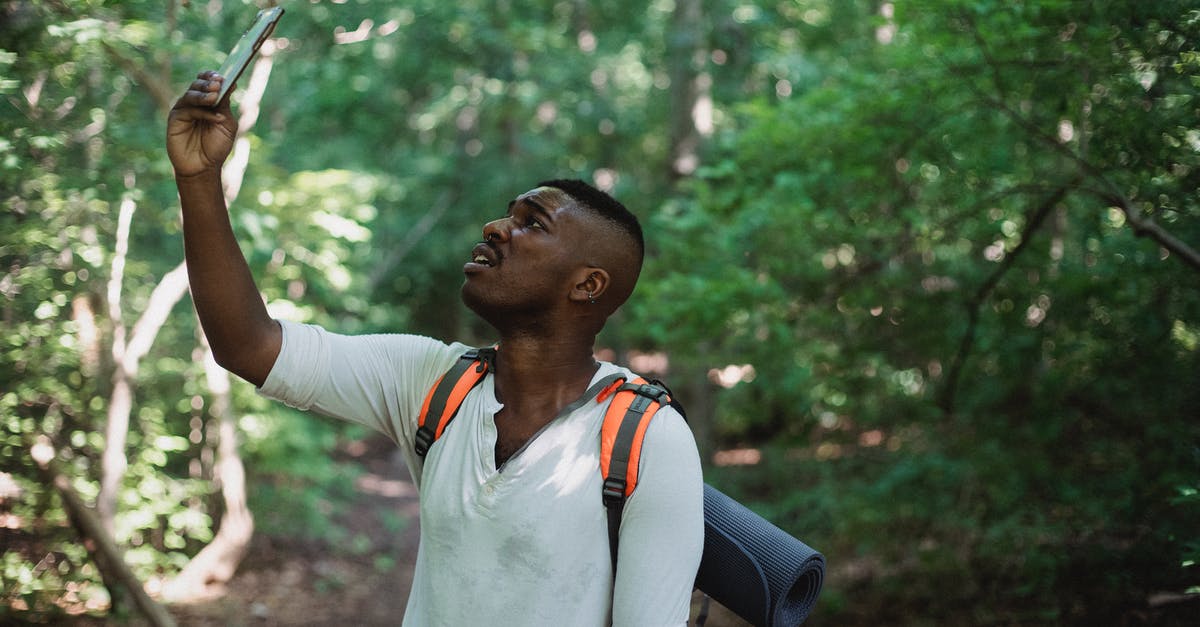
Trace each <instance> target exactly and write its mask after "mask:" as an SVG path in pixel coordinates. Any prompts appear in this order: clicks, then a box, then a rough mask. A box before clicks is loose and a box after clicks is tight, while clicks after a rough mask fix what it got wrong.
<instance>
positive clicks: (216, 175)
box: [175, 168, 221, 189]
mask: <svg viewBox="0 0 1200 627" xmlns="http://www.w3.org/2000/svg"><path fill="white" fill-rule="evenodd" d="M175 184H176V185H177V186H179V187H180V188H181V189H182V188H184V187H208V186H211V185H213V184H216V185H217V186H220V185H221V168H208V169H204V170H201V171H199V172H193V173H191V174H180V173H179V171H178V170H176V171H175Z"/></svg>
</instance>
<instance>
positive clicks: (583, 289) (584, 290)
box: [569, 267, 612, 303]
mask: <svg viewBox="0 0 1200 627" xmlns="http://www.w3.org/2000/svg"><path fill="white" fill-rule="evenodd" d="M610 285H612V277H611V276H609V274H608V271H607V270H605V269H604V268H596V267H590V268H580V269H579V270H578V272H577V273H576V277H575V283H574V287H573V288H571V294H570V296H569V298H570V299H571V301H572V302H577V303H593V302H595V301H598V300H600V296H601V295H602V294H604V292H605V291H607V290H608V287H609V286H610Z"/></svg>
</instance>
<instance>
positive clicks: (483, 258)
mask: <svg viewBox="0 0 1200 627" xmlns="http://www.w3.org/2000/svg"><path fill="white" fill-rule="evenodd" d="M475 263H481V264H483V265H485V266H490V265H492V264H491V263H490V262H488V258H487V256H486V255H475Z"/></svg>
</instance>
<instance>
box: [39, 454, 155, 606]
mask: <svg viewBox="0 0 1200 627" xmlns="http://www.w3.org/2000/svg"><path fill="white" fill-rule="evenodd" d="M30 454H31V455H32V457H33V458H34V461H36V462H37V464H38V469H39V471H40V472H41V473H42V478H43V479H44V480H45V482H46V483H47V484H48V485H52V486H54V489H55V491H57V492H58V494H59V497H61V498H62V502H63V509H64V510H66V512H67V518H68V519H69V520H70V521H71V526H72V527H74V528H75V530H76V532H78V533H79V536H80V538H81V539H82V541H83V546H84V548H86V549H87V551H88V554H89V555H91V557H92V562H93V563H95V564H96V568H97V570H99V571H100V576H101V578H102V579H103V580H104V583H105V586H106V587H107V588H108V589H109V592H110V594H111V595H112V598H113V601H114V607H115V602H116V600H117V599H118V598H123V597H125V594H124V593H127V594H128V596H129V597H132V599H133V603H134V605H135V606H136V607H137V608H138V611H140V612H141V614H142V616H144V617H145V618H146V620H147V621H149V622H150V624H151V625H154V627H173V626H174V625H175V619H173V618H172V617H171V615H170V614H169V613H168V612H167V610H166V608H164V607H163V606H162V605H160V604H158V603H157V602H155V601H154V599H152V598H150V595H148V594H146V590H145V588H144V587H142V582H141V581H139V580H138V578H137V577H136V576H135V575H134V574H133V571H131V570H129V565H128V564H126V563H125V558H124V557H123V556H122V555H121V551H120V549H118V548H117V545H116V543H115V542H113V539H112V535H111V534H110V533H109V532H108V530H107V529H105V528H104V525H103V524H102V522H101V520H100V518H99V516H97V515H96V514H94V513H93V512H92V510H90V509H88V507H87V505H85V504H84V503H83V499H81V498H79V495H78V494H76V493H75V490H74V488H72V487H71V482H70V480H69V479H68V478H67V476H66V475H64V474H63V473H62V471H61V470H59V468H58V465H57V464H56V463H55V462H54V447H53V446H52V445H51V444H50V441H49V439H48V438H46V437H44V436H42V437H41V438H40V439H39V441H37V442H36V443H34V444H33V445H32V446H31V447H30Z"/></svg>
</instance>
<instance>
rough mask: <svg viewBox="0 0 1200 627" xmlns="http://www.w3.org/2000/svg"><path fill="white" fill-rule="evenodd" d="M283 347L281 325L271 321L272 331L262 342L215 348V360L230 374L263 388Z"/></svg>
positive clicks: (264, 336) (213, 350) (266, 334)
mask: <svg viewBox="0 0 1200 627" xmlns="http://www.w3.org/2000/svg"><path fill="white" fill-rule="evenodd" d="M281 346H282V333H281V331H280V329H279V323H278V322H275V321H274V320H272V321H271V329H270V331H268V332H267V333H265V334H264V335H263V339H262V341H259V342H256V343H254V344H242V345H234V346H227V347H220V348H218V347H217V346H213V349H212V353H213V360H214V361H216V362H217V365H218V366H220V367H222V368H224V369H225V370H228V371H229V372H231V373H233V374H235V375H237V376H238V377H241V378H242V379H245V380H246V381H249V382H250V383H253V384H254V386H255V387H262V384H263V382H265V381H266V380H267V375H268V374H270V373H271V368H273V367H274V366H275V360H276V359H277V358H278V357H279V349H280V347H281Z"/></svg>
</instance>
